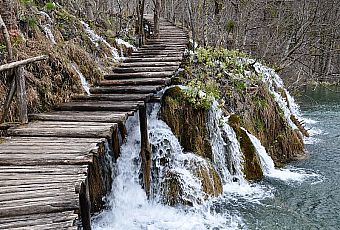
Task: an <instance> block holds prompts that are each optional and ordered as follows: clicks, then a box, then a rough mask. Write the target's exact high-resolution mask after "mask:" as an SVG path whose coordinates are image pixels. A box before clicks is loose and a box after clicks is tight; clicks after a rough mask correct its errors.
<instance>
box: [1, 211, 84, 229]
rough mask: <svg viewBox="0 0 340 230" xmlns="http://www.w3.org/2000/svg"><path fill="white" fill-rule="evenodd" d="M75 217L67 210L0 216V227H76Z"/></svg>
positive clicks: (75, 215)
mask: <svg viewBox="0 0 340 230" xmlns="http://www.w3.org/2000/svg"><path fill="white" fill-rule="evenodd" d="M77 217H78V215H77V214H75V213H74V212H73V211H67V212H57V213H43V214H35V215H24V216H14V217H7V218H0V229H16V228H24V229H46V227H49V226H51V225H55V228H54V229H66V228H67V229H69V228H71V229H72V228H73V229H77V227H76V226H74V221H75V219H76V218H77Z"/></svg>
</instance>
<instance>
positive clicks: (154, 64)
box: [120, 61, 180, 72]
mask: <svg viewBox="0 0 340 230" xmlns="http://www.w3.org/2000/svg"><path fill="white" fill-rule="evenodd" d="M179 64H180V62H176V61H172V62H165V61H164V62H152V63H150V62H131V63H121V64H120V66H121V67H160V66H177V67H178V66H179ZM149 72H152V71H149Z"/></svg>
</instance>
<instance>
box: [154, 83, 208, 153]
mask: <svg viewBox="0 0 340 230" xmlns="http://www.w3.org/2000/svg"><path fill="white" fill-rule="evenodd" d="M207 113H208V110H206V109H204V108H196V107H195V106H193V105H192V104H191V103H190V102H188V100H187V97H186V95H185V94H184V92H183V91H182V90H181V89H180V88H179V87H173V88H170V89H168V90H167V91H166V92H165V93H164V95H163V97H162V107H161V119H163V120H164V121H165V122H166V123H167V124H168V125H169V127H170V128H171V130H172V131H173V133H174V134H175V135H176V137H177V138H178V140H179V141H180V143H181V145H182V146H183V148H184V150H185V151H190V152H195V153H197V154H199V155H200V156H202V157H205V158H209V159H211V156H212V149H211V145H210V143H209V139H208V134H207V130H206V126H205V125H206V118H207Z"/></svg>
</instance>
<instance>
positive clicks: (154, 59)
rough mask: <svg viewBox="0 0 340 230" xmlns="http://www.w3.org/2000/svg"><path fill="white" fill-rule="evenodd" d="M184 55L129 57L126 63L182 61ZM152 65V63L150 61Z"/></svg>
mask: <svg viewBox="0 0 340 230" xmlns="http://www.w3.org/2000/svg"><path fill="white" fill-rule="evenodd" d="M181 60H182V57H160V58H127V59H125V60H124V63H127V62H177V61H181ZM149 65H150V66H152V63H149Z"/></svg>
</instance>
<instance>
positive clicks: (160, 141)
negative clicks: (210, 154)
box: [93, 105, 245, 230]
mask: <svg viewBox="0 0 340 230" xmlns="http://www.w3.org/2000/svg"><path fill="white" fill-rule="evenodd" d="M158 110H159V105H155V107H154V109H153V112H152V113H151V116H150V117H149V130H150V133H149V134H150V135H149V136H150V143H151V144H152V145H153V146H154V147H153V154H154V156H153V158H159V157H161V156H162V155H166V156H167V157H168V158H169V160H171V161H172V163H171V166H170V167H171V170H173V172H176V173H178V175H180V177H181V180H180V181H181V185H182V186H183V187H184V193H185V194H183V197H184V198H185V199H192V201H194V200H196V201H197V202H194V203H193V207H187V208H185V207H170V206H166V205H163V204H161V203H160V202H159V200H160V192H161V191H159V190H158V189H159V188H158V187H157V186H155V187H156V188H153V195H152V197H153V199H151V200H148V199H147V197H146V195H145V192H144V190H143V189H142V187H141V185H140V184H139V178H138V175H139V171H140V162H139V160H138V159H139V150H140V131H139V124H138V115H136V116H134V117H133V118H130V119H129V120H128V137H127V141H126V143H125V144H124V145H123V146H122V149H121V150H122V151H121V156H120V158H119V159H118V161H117V173H116V174H117V176H116V178H114V183H113V190H112V193H111V195H110V196H109V197H108V200H109V201H110V202H109V206H110V209H109V210H106V211H104V212H102V213H101V214H99V215H98V216H97V217H95V218H94V219H93V229H96V230H99V229H100V230H103V229H118V230H119V229H122V230H126V229H129V230H130V229H131V230H134V229H136V230H137V229H138V230H140V229H150V230H151V229H169V230H175V229H176V230H177V229H183V230H189V229H190V230H194V229H197V230H198V229H199V230H201V229H221V230H222V229H240V228H241V227H243V228H244V226H245V225H244V223H243V222H242V220H241V219H240V217H239V216H237V215H231V214H229V213H228V212H224V213H223V214H217V213H216V212H215V211H214V210H213V209H212V208H211V205H212V204H211V201H209V200H208V201H204V199H203V196H204V195H205V194H204V193H203V192H202V191H201V184H200V183H201V182H200V181H199V180H197V177H196V176H195V175H193V173H192V172H191V171H190V168H189V167H188V162H190V161H192V160H194V161H195V162H198V163H199V164H200V165H203V166H204V164H206V163H205V162H206V161H205V159H203V158H200V157H199V156H197V155H195V154H192V153H184V152H183V151H182V147H181V146H180V144H179V142H178V140H177V138H176V137H175V136H174V135H173V133H172V132H171V129H170V128H169V127H168V126H167V125H166V124H165V123H164V122H163V121H161V120H159V119H158V118H157V112H158ZM157 164H158V168H160V172H159V174H158V176H159V177H160V178H162V167H163V168H166V166H162V167H160V165H161V163H160V161H158V162H157V161H156V166H157ZM153 173H155V172H153ZM152 183H153V184H154V185H155V183H156V181H152ZM199 202H201V204H199Z"/></svg>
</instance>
